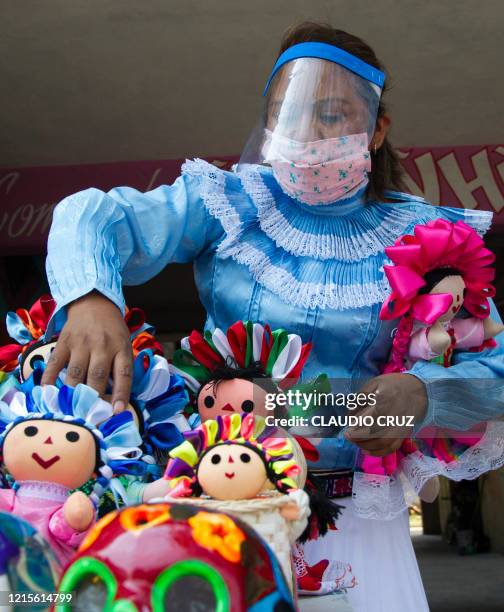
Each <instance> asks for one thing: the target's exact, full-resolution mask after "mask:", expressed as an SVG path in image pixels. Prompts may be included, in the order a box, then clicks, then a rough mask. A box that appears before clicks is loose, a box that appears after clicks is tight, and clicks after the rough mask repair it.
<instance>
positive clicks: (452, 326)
mask: <svg viewBox="0 0 504 612" xmlns="http://www.w3.org/2000/svg"><path fill="white" fill-rule="evenodd" d="M444 328H445V330H446V331H447V332H448V333H449V334H450V336H451V337H452V344H451V346H450V348H449V349H448V351H446V352H445V356H446V357H447V358H448V361H449V360H450V359H451V354H452V353H453V350H454V349H466V350H467V349H476V348H478V347H480V346H482V345H483V342H484V340H485V332H484V328H483V320H482V319H477V318H476V317H470V318H468V319H453V320H451V321H449V322H448V323H446V324H445V325H444ZM429 329H430V327H424V326H422V327H420V329H417V330H416V331H414V332H413V334H412V336H411V340H410V344H409V349H408V364H407V366H408V368H411V367H412V365H413V364H414V363H416V362H417V361H420V360H422V361H433V360H437V359H438V358H440V357H444V356H443V355H436V353H433V352H432V350H431V348H430V346H429V342H428V341H427V333H428V331H429ZM443 365H445V366H448V365H449V363H447V364H443Z"/></svg>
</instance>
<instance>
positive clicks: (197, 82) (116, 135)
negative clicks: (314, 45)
mask: <svg viewBox="0 0 504 612" xmlns="http://www.w3.org/2000/svg"><path fill="white" fill-rule="evenodd" d="M1 14H2V36H1V37H0V73H1V81H0V82H1V85H2V91H3V92H4V95H2V96H1V99H0V134H1V136H0V139H1V140H0V142H1V145H0V164H2V165H10V166H15V165H44V164H59V163H76V162H92V161H116V160H140V159H161V158H165V159H166V158H174V157H184V156H187V157H190V156H195V155H217V154H222V155H229V154H233V153H237V152H239V151H240V150H241V148H242V145H243V143H244V141H245V139H246V137H247V134H248V132H249V130H250V129H251V127H252V125H253V123H254V122H255V119H256V117H257V116H258V110H259V105H260V91H261V89H262V86H263V84H264V82H265V80H266V77H267V75H268V72H269V70H270V68H271V66H272V64H273V61H274V57H275V54H276V49H277V47H278V43H279V39H280V36H281V34H282V32H283V31H284V29H285V28H286V27H287V26H289V25H290V24H293V23H295V22H297V21H300V20H302V19H306V18H312V19H317V20H328V21H330V22H331V23H333V24H334V25H335V26H337V27H340V28H343V29H346V30H349V31H351V32H353V33H355V34H357V35H359V36H362V37H363V38H364V39H365V40H367V41H368V42H369V43H370V44H371V45H372V46H373V47H375V49H376V51H377V53H378V55H379V56H380V57H381V58H382V60H383V61H384V62H385V64H386V65H387V67H388V69H389V71H390V73H391V75H392V81H393V85H394V87H393V89H392V91H391V92H390V93H389V97H388V99H389V101H390V109H391V113H392V117H393V121H394V130H393V136H394V141H395V143H396V144H397V145H401V146H408V145H415V146H420V145H450V144H479V143H494V142H502V140H503V138H502V137H503V135H504V134H503V122H502V103H503V98H504V95H503V93H504V83H503V81H502V79H500V78H499V75H500V72H501V65H502V44H498V41H499V40H500V41H502V23H503V22H504V2H502V0H479V1H478V0H457V1H455V0H444V1H438V2H434V1H432V0H430V1H429V0H417V1H413V0H401V1H398V0H367V1H363V0H70V1H69V0H44V2H40V1H38V0H23V2H18V1H16V0H2V1H1ZM6 94H7V95H6Z"/></svg>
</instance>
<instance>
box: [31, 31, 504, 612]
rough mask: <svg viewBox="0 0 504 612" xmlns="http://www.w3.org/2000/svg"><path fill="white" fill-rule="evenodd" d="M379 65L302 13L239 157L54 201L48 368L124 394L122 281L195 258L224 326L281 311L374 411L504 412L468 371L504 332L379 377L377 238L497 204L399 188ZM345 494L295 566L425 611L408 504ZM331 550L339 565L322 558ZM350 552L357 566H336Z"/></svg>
mask: <svg viewBox="0 0 504 612" xmlns="http://www.w3.org/2000/svg"><path fill="white" fill-rule="evenodd" d="M384 79H385V75H384V73H383V68H382V66H381V64H380V62H379V61H378V59H377V57H376V56H375V54H374V52H373V51H372V49H371V48H370V47H369V46H368V45H367V44H366V43H365V42H363V41H362V40H360V39H358V38H357V37H355V36H352V35H350V34H347V33H345V32H343V31H340V30H335V29H333V28H331V27H330V26H326V25H319V24H312V23H304V24H301V25H300V26H298V27H296V28H294V29H292V30H291V31H290V32H288V33H287V34H286V36H285V37H284V39H283V41H282V45H281V50H280V56H279V59H278V61H277V64H276V65H275V68H274V69H273V72H272V75H271V77H270V80H269V81H268V86H267V91H266V108H265V112H264V115H263V117H261V121H260V124H259V127H258V128H256V129H255V130H254V132H253V134H252V137H251V139H250V141H249V143H248V145H247V147H246V149H245V151H244V154H243V156H242V159H241V161H240V164H239V166H238V170H237V172H233V173H230V172H223V171H221V170H218V169H216V168H214V167H213V166H210V165H209V164H207V163H205V162H202V161H195V162H188V163H186V164H185V166H184V167H183V169H182V176H181V177H180V178H179V179H177V181H176V182H175V183H174V184H173V185H172V186H170V187H168V186H162V187H159V188H158V189H155V190H153V191H151V192H149V193H146V194H143V193H139V192H137V191H135V190H133V189H130V188H126V187H123V188H117V189H113V190H112V191H111V192H109V193H108V194H105V193H103V192H101V191H98V190H96V189H90V190H86V191H84V192H82V193H79V194H76V195H74V196H70V197H69V198H66V199H65V200H64V201H63V202H61V203H60V204H59V206H58V207H57V208H56V210H55V214H54V221H53V226H52V229H51V234H50V237H49V245H48V260H47V274H48V279H49V282H50V285H51V289H52V292H53V295H54V297H55V298H56V300H57V304H58V307H59V309H62V308H64V307H65V308H66V311H67V313H68V320H67V322H66V324H65V326H64V328H63V331H62V333H61V336H60V339H59V341H58V344H57V347H56V350H55V351H54V352H53V354H52V357H51V361H50V363H49V365H48V367H47V370H46V372H45V375H44V379H43V382H44V383H50V382H52V381H53V380H54V379H55V377H56V375H57V372H58V371H59V370H60V369H61V368H63V367H64V366H65V365H66V364H68V375H67V383H68V384H71V385H75V384H77V383H79V382H82V381H87V383H88V384H90V385H92V386H93V387H95V388H96V389H98V390H99V391H103V390H104V389H105V385H106V381H107V377H108V375H109V372H110V371H112V373H113V376H114V380H115V386H114V392H113V401H114V406H115V409H116V410H118V411H120V410H122V409H123V408H124V406H125V405H126V403H127V401H128V395H129V386H130V379H131V355H130V351H131V349H130V342H129V335H128V330H127V328H126V327H125V325H124V322H123V319H122V316H121V310H123V309H124V301H123V297H122V294H121V284H122V283H125V284H140V283H143V282H145V281H147V280H148V279H150V278H152V277H153V276H155V275H156V274H157V273H158V272H160V271H161V270H162V269H163V268H164V267H165V266H166V265H167V264H169V263H172V262H188V261H193V262H194V267H195V276H196V283H197V286H198V290H199V295H200V298H201V300H202V302H203V304H204V306H205V308H206V310H207V313H208V319H207V327H208V328H210V329H212V328H214V327H220V328H222V329H225V328H227V327H229V325H230V324H232V323H233V322H234V321H236V320H237V319H250V320H253V321H267V322H268V323H269V324H271V325H272V327H282V326H286V327H288V328H289V330H290V331H292V332H293V333H297V334H299V335H300V336H301V337H302V339H303V341H305V342H306V341H312V342H313V351H312V354H311V357H310V360H309V361H308V363H307V365H306V375H307V376H309V377H311V376H313V375H315V374H318V373H320V372H326V373H328V374H329V375H330V376H331V377H332V378H334V379H339V381H340V382H341V381H343V384H344V385H347V386H348V387H350V385H353V386H355V384H356V381H359V380H364V379H368V380H369V379H371V381H370V382H368V383H367V384H366V387H365V389H366V390H367V391H368V392H376V391H377V402H376V405H375V406H368V407H367V408H366V411H367V412H373V413H374V414H392V415H396V414H407V415H413V416H415V418H416V424H417V429H419V428H421V427H423V426H424V425H426V424H429V423H435V424H437V425H439V426H454V427H458V428H460V429H463V428H468V427H470V426H471V425H472V424H473V423H476V422H480V421H482V420H485V419H488V418H491V417H492V416H494V415H495V414H497V413H498V411H499V397H497V395H498V393H500V394H501V396H502V385H501V386H500V387H499V388H498V389H497V392H496V394H494V397H493V399H490V400H489V401H486V402H485V405H484V406H483V405H481V404H480V403H479V397H478V392H475V391H474V388H473V387H474V385H471V384H469V381H468V380H467V379H469V378H471V377H472V378H484V379H488V380H490V379H493V380H500V379H501V378H502V376H503V374H504V359H503V354H502V350H501V349H500V348H497V349H494V350H493V351H485V352H484V353H460V354H459V355H458V357H457V364H456V365H454V366H453V367H452V368H451V369H450V370H444V371H441V372H440V370H443V369H442V368H438V367H437V366H435V365H434V364H427V363H420V362H418V363H417V364H415V366H414V367H413V369H412V370H411V372H410V373H406V374H390V375H387V376H379V373H380V371H381V369H382V367H383V364H384V363H385V361H386V358H387V355H388V352H389V350H390V346H391V332H392V329H393V327H394V324H393V322H380V321H379V319H378V312H379V309H380V305H381V303H382V302H383V301H384V299H385V298H386V296H387V294H388V291H389V288H388V284H387V282H386V279H385V277H384V274H383V267H382V266H383V264H384V262H385V254H384V248H385V247H386V246H388V245H390V244H392V243H393V242H394V241H395V240H396V239H397V238H398V237H399V236H401V235H403V234H406V233H410V232H411V231H412V229H413V227H414V226H415V225H416V224H417V223H425V222H427V221H429V220H432V219H435V218H438V217H443V218H446V219H448V220H451V221H455V220H457V219H462V220H464V221H465V222H466V223H468V224H469V225H471V226H472V227H475V228H476V229H478V230H479V231H481V232H484V231H485V230H486V229H487V228H488V226H489V224H490V215H489V214H486V213H482V212H478V211H469V210H467V211H466V210H454V209H448V208H442V209H438V208H436V207H433V206H431V205H429V204H428V203H426V202H425V201H423V200H422V199H420V198H416V197H412V196H409V195H406V194H404V193H400V191H401V188H402V184H401V181H400V177H401V172H400V166H399V163H398V159H397V156H396V155H395V153H394V152H393V149H392V147H391V145H390V143H389V142H388V140H387V131H388V128H389V125H390V119H389V118H388V116H387V114H386V113H385V107H384V105H383V102H382V93H383V89H384ZM441 378H442V379H448V378H449V379H452V380H457V385H456V386H454V385H449V382H450V381H446V380H441V381H439V380H437V379H441ZM466 383H467V384H466ZM499 384H500V383H499ZM447 385H448V386H447ZM447 388H448V389H449V393H448V394H447V393H446V389H447ZM501 405H502V404H501ZM408 433H411V432H407V431H406V430H400V429H397V430H390V429H389V430H388V434H387V436H386V437H378V438H377V437H370V436H367V437H366V435H362V434H361V435H358V434H359V432H357V431H353V432H347V434H346V435H347V439H346V440H345V439H344V438H341V437H339V438H338V439H337V440H334V439H324V440H322V441H321V442H320V444H319V450H320V455H321V457H320V461H319V462H318V463H317V464H316V465H315V466H313V467H315V468H317V469H319V470H321V471H322V470H325V472H326V477H327V472H328V471H330V472H331V473H330V476H329V478H330V479H331V482H332V483H333V484H334V483H336V485H338V482H339V480H340V477H341V481H342V482H343V483H346V482H347V481H348V480H349V478H350V479H351V476H350V477H349V476H348V472H349V471H350V472H351V470H352V468H353V466H354V461H355V453H356V448H357V447H356V445H355V444H353V443H352V441H353V442H355V443H356V444H358V446H360V447H361V448H362V449H363V450H364V451H366V452H369V453H372V454H375V455H384V454H387V453H389V452H391V451H393V450H395V449H396V448H397V447H398V446H399V444H400V443H401V438H402V437H404V435H408ZM335 488H336V489H339V490H342V489H343V490H344V489H345V486H343V487H338V486H335ZM348 492H349V491H348V490H347V491H346V493H347V494H348ZM344 493H345V491H344ZM361 501H363V500H361ZM343 505H345V506H346V507H345V509H344V511H343V514H342V517H341V518H340V520H339V528H338V531H337V532H336V533H335V534H334V533H332V534H330V535H328V536H326V538H323V539H322V541H316V542H312V543H309V544H308V545H307V546H306V548H305V551H304V563H305V567H308V568H313V567H315V568H318V569H319V570H320V569H321V568H322V571H320V572H319V576H318V582H317V580H315V582H316V583H317V584H316V585H315V588H316V590H318V591H320V592H327V591H328V590H330V589H331V588H348V595H349V597H350V601H351V604H352V605H353V606H354V608H355V609H356V610H358V611H360V610H363V611H366V612H369V611H371V612H372V611H373V610H387V611H388V612H391V611H394V610H398V611H399V610H400V611H402V612H408V611H411V612H420V611H422V610H426V609H427V603H426V600H425V595H424V592H423V588H422V585H421V580H420V576H419V573H418V568H417V565H416V561H415V557H414V553H413V550H412V547H411V542H410V539H409V531H408V520H407V513H406V511H403V512H399V514H398V516H395V517H394V518H392V520H388V521H377V520H371V519H365V518H361V517H359V516H357V514H356V511H355V509H354V507H353V505H352V502H351V500H350V498H346V499H343ZM371 505H372V504H371ZM388 518H390V517H388ZM330 560H335V561H337V562H341V563H340V564H339V565H338V563H336V565H335V564H334V563H333V564H331V563H325V561H330ZM321 561H323V563H319V562H321ZM329 566H330V568H331V572H329V574H330V575H329V576H327V577H325V576H324V571H323V570H325V569H327V568H328V567H329ZM350 566H351V568H352V572H353V578H352V579H349V580H347V581H345V580H343V581H342V580H341V574H342V573H345V572H346V573H347V574H350ZM338 568H340V569H341V568H343V569H342V570H341V572H339V575H338V571H339V569H338ZM318 583H320V584H318ZM306 590H308V591H309V590H310V588H309V587H307V589H306Z"/></svg>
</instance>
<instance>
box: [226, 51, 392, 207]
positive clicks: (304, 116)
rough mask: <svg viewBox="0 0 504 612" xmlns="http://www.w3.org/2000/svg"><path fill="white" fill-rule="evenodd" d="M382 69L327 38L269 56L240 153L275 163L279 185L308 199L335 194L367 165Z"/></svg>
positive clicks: (251, 160) (324, 199) (319, 200)
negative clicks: (255, 116)
mask: <svg viewBox="0 0 504 612" xmlns="http://www.w3.org/2000/svg"><path fill="white" fill-rule="evenodd" d="M384 80H385V75H384V74H383V72H381V71H379V70H378V69H376V68H375V67H373V66H370V65H369V64H367V63H365V62H363V61H362V60H360V59H358V58H357V57H355V56H353V55H351V54H349V53H347V52H346V51H343V50H342V49H339V48H337V47H334V46H333V45H330V44H326V43H301V44H298V45H294V46H293V47H290V48H289V49H287V50H286V51H285V52H284V53H283V54H282V55H281V56H280V57H279V58H278V61H277V63H276V64H275V66H274V68H273V71H272V73H271V76H270V78H269V80H268V83H267V85H266V88H265V91H264V97H265V106H264V111H263V113H262V116H261V119H260V121H259V123H258V125H257V126H256V128H255V129H254V130H253V133H252V135H251V137H250V138H249V140H248V142H247V145H246V147H245V149H244V151H243V154H242V156H241V159H240V162H239V166H238V171H240V170H243V169H244V168H245V166H247V165H248V164H267V165H270V166H271V167H272V168H273V172H274V174H275V177H276V179H277V181H278V182H279V183H280V184H281V186H282V188H283V189H284V191H286V192H287V193H288V194H289V195H291V196H293V197H296V198H298V199H300V200H302V201H304V202H306V203H308V204H323V203H328V202H330V201H335V200H337V199H339V198H340V197H341V196H343V195H345V194H346V193H348V192H350V191H352V190H353V189H355V188H356V187H357V186H358V185H359V184H361V183H362V181H363V180H364V178H366V177H367V172H369V171H370V170H371V159H370V154H369V150H368V149H369V143H370V141H371V138H372V136H373V133H374V130H375V125H376V118H377V113H378V106H379V102H380V96H381V91H382V87H383V82H384Z"/></svg>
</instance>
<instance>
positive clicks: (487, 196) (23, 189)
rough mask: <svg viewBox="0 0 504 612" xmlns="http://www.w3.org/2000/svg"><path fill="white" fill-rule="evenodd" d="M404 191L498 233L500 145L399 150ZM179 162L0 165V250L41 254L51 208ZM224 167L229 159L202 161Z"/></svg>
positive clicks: (146, 181)
mask: <svg viewBox="0 0 504 612" xmlns="http://www.w3.org/2000/svg"><path fill="white" fill-rule="evenodd" d="M400 155H401V158H402V163H403V165H404V168H405V170H406V173H407V177H406V178H407V183H408V186H409V188H410V191H411V192H412V193H415V194H418V195H422V196H423V197H425V198H426V200H428V201H429V202H432V203H433V204H442V205H445V206H456V207H465V208H478V209H482V210H492V211H493V212H494V213H496V216H495V222H494V227H495V228H496V229H497V230H498V229H502V230H504V211H503V209H504V145H480V146H471V147H451V148H446V147H439V148H411V149H400ZM182 161H183V160H180V159H179V160H167V161H146V162H118V163H106V164H86V165H78V166H51V167H40V168H12V169H0V197H1V201H2V205H1V207H0V255H21V254H38V253H43V252H44V251H45V244H46V240H47V233H48V231H49V227H50V225H51V218H52V211H53V208H54V206H55V205H56V204H57V203H58V202H59V201H60V200H62V199H63V198H64V197H65V196H67V195H69V194H71V193H75V192H77V191H80V190H82V189H86V188H87V187H97V188H99V189H103V190H104V191H107V190H109V189H112V188H113V187H116V186H118V185H129V186H131V187H135V188H136V189H140V190H142V191H148V190H149V189H153V188H155V187H157V186H159V185H162V184H169V183H172V182H173V181H174V180H175V178H176V177H177V176H178V175H179V172H180V165H181V163H182ZM209 161H212V162H214V163H215V164H216V165H219V166H223V167H226V168H228V167H229V166H230V165H231V163H233V162H234V161H236V159H234V160H230V159H229V158H228V159H227V160H224V159H222V158H218V159H217V160H213V159H211V160H209Z"/></svg>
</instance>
